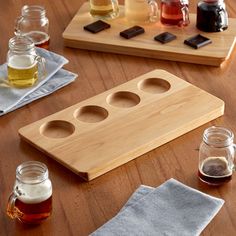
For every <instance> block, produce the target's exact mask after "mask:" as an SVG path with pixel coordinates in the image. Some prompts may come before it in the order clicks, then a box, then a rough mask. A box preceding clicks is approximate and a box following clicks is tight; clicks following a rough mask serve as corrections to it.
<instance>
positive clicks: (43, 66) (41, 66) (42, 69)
mask: <svg viewBox="0 0 236 236" xmlns="http://www.w3.org/2000/svg"><path fill="white" fill-rule="evenodd" d="M35 60H36V61H37V62H38V65H39V72H40V77H41V78H44V77H45V76H46V60H45V58H43V57H40V56H36V57H35Z"/></svg>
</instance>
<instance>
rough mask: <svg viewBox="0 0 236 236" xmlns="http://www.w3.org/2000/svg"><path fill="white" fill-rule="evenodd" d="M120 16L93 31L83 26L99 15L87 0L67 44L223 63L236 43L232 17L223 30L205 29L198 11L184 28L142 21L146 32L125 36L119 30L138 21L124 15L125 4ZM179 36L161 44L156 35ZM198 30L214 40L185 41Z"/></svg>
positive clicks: (66, 33)
mask: <svg viewBox="0 0 236 236" xmlns="http://www.w3.org/2000/svg"><path fill="white" fill-rule="evenodd" d="M120 12H121V13H120V17H119V18H117V19H114V20H110V21H107V22H108V23H109V24H110V25H111V28H109V29H106V30H104V31H101V32H99V33H97V34H92V33H90V32H87V31H85V30H84V29H83V27H84V26H85V25H87V24H90V23H92V22H94V21H96V19H94V18H92V17H91V16H90V14H89V3H88V2H86V3H84V4H83V5H82V6H81V8H80V9H79V11H78V12H77V14H76V15H75V16H74V18H73V19H72V21H71V22H70V23H69V25H68V26H67V28H66V29H65V31H64V33H63V38H64V44H65V45H66V46H68V47H74V48H81V49H88V50H95V51H102V52H112V53H118V54H127V55H134V56H142V57H149V58H156V59H163V60H173V61H181V62H188V63H196V64H204V65H212V66H220V65H221V64H222V63H223V62H224V61H225V60H227V59H228V58H229V57H230V55H231V52H232V50H233V48H234V46H235V37H236V19H232V18H230V19H229V27H228V29H227V30H225V31H223V32H217V33H205V32H201V31H199V30H198V29H197V28H196V26H195V22H196V14H190V25H188V26H187V27H184V28H179V27H177V26H172V27H171V26H164V25H162V24H161V23H160V22H157V23H151V24H146V25H140V26H142V27H143V28H144V29H145V33H144V34H142V35H138V36H136V37H134V38H132V39H128V40H127V39H124V38H122V37H120V35H119V33H120V32H121V31H123V30H125V29H127V28H129V27H131V26H133V25H134V24H132V23H130V22H127V21H126V19H125V17H124V13H123V12H124V7H123V6H120ZM166 31H168V32H170V33H172V34H174V35H176V36H177V39H175V40H173V41H172V42H169V43H166V44H161V43H159V42H157V41H155V40H154V39H153V38H154V36H156V35H158V34H160V33H162V32H166ZM196 34H201V35H203V36H205V37H207V38H209V39H211V40H212V43H211V44H209V45H207V46H204V47H202V48H199V49H194V48H190V47H189V46H187V45H185V44H184V43H183V42H184V40H185V39H188V38H190V37H192V36H194V35H196Z"/></svg>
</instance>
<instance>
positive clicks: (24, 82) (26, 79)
mask: <svg viewBox="0 0 236 236" xmlns="http://www.w3.org/2000/svg"><path fill="white" fill-rule="evenodd" d="M7 71H8V82H9V84H10V86H13V87H17V88H24V87H30V86H33V85H34V84H35V83H36V81H37V80H38V78H43V77H44V76H45V74H46V69H45V59H44V58H42V57H40V56H39V55H37V53H36V49H35V45H34V42H33V41H32V40H31V39H30V38H28V37H26V36H15V37H13V38H11V39H10V40H9V51H8V53H7Z"/></svg>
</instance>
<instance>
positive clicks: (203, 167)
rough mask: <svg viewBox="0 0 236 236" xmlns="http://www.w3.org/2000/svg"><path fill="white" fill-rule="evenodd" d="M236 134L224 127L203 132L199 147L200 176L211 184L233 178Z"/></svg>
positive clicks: (221, 182)
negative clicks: (235, 138)
mask: <svg viewBox="0 0 236 236" xmlns="http://www.w3.org/2000/svg"><path fill="white" fill-rule="evenodd" d="M233 140H234V134H233V132H232V131H230V130H229V129H226V128H223V127H215V126H213V127H210V128H208V129H206V130H205V131H204V133H203V141H202V143H201V145H200V149H199V166H198V176H199V178H200V180H202V181H203V182H205V183H208V184H210V185H219V184H223V183H226V182H228V181H230V180H231V178H232V174H233V170H234V155H235V144H234V143H233Z"/></svg>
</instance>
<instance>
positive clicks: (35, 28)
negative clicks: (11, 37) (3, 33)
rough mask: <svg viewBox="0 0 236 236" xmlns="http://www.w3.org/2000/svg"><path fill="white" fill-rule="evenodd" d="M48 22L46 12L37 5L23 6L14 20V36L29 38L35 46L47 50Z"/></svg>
mask: <svg viewBox="0 0 236 236" xmlns="http://www.w3.org/2000/svg"><path fill="white" fill-rule="evenodd" d="M48 31H49V20H48V18H47V17H46V10H45V8H44V7H42V6H38V5H31V6H29V5H25V6H23V7H22V9H21V16H20V17H18V18H17V19H16V23H15V34H16V35H23V36H27V37H29V38H31V40H32V41H33V42H34V44H35V46H37V47H41V48H45V49H48V48H49V32H48Z"/></svg>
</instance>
